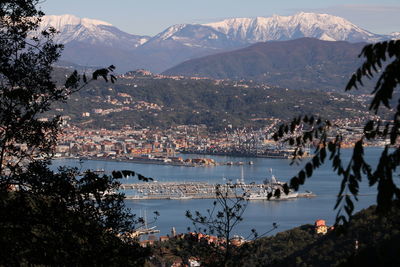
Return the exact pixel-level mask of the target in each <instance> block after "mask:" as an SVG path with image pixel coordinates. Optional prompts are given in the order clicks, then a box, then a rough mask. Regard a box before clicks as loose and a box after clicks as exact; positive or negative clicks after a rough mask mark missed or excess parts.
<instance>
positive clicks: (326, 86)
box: [163, 38, 365, 91]
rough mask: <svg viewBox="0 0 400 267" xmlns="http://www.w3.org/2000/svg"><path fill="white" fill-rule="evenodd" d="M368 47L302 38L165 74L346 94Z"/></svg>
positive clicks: (201, 60)
mask: <svg viewBox="0 0 400 267" xmlns="http://www.w3.org/2000/svg"><path fill="white" fill-rule="evenodd" d="M364 45H365V43H348V42H344V41H337V42H332V41H322V40H318V39H313V38H300V39H296V40H290V41H270V42H264V43H257V44H254V45H252V46H249V47H246V48H243V49H240V50H235V51H231V52H225V53H220V54H216V55H210V56H206V57H202V58H197V59H192V60H188V61H186V62H183V63H181V64H178V65H177V66H175V67H172V68H170V69H168V70H166V71H165V72H163V74H167V75H185V76H197V77H211V78H215V79H227V78H228V79H233V80H241V79H245V80H254V81H258V82H265V83H268V84H271V85H275V86H279V87H287V88H291V89H312V90H325V91H343V88H345V86H346V82H347V81H348V79H349V78H350V75H351V73H352V72H353V71H354V70H355V69H356V68H357V67H358V66H359V65H360V63H361V60H360V59H358V54H359V53H360V51H361V49H362V47H363V46H364Z"/></svg>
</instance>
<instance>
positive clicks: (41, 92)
mask: <svg viewBox="0 0 400 267" xmlns="http://www.w3.org/2000/svg"><path fill="white" fill-rule="evenodd" d="M38 3H39V1H38V0H6V1H1V2H0V47H1V49H0V246H1V247H2V249H1V252H0V265H4V266H15V265H83V266H87V265H138V264H141V263H143V260H144V257H145V256H146V255H147V253H148V252H147V250H143V249H141V248H140V247H139V246H138V245H137V243H136V242H134V240H133V239H132V238H131V237H130V235H129V233H130V232H131V231H133V230H134V229H135V226H136V224H137V223H139V222H140V220H138V218H135V216H134V215H132V214H131V213H130V211H129V210H128V209H127V208H126V207H125V205H124V202H123V198H124V196H123V195H122V194H121V193H119V192H118V191H117V189H118V186H119V183H118V181H117V180H116V179H114V176H113V177H109V176H99V175H97V174H93V173H90V172H86V173H84V174H80V173H79V171H78V170H77V169H71V168H61V169H59V170H58V172H56V173H55V172H53V171H51V170H50V169H49V167H48V164H49V161H39V160H37V159H38V158H45V159H50V158H51V155H52V151H53V148H54V146H55V144H56V140H57V134H58V132H59V130H60V128H59V125H60V124H59V123H60V118H59V117H55V118H53V119H52V120H50V121H44V120H41V119H40V116H41V115H42V114H43V113H44V112H46V111H48V110H49V109H50V106H51V104H53V103H54V102H57V101H66V100H67V98H68V96H69V95H70V94H72V93H74V92H75V91H77V90H80V89H81V88H82V87H83V86H86V85H87V84H88V83H90V81H91V80H96V79H97V78H99V77H102V78H104V79H105V80H106V81H108V80H109V79H110V80H111V82H113V81H114V80H115V77H114V76H113V75H112V74H111V72H112V71H113V70H114V67H113V66H110V67H109V68H105V69H99V70H96V71H95V72H93V74H92V75H91V77H90V79H89V78H87V77H86V75H79V74H78V73H77V72H76V71H75V72H73V73H72V74H71V76H70V77H68V79H67V80H66V83H65V84H64V85H60V84H56V83H55V82H54V81H53V79H52V76H51V74H52V70H53V64H54V63H55V62H56V61H57V59H58V58H59V57H60V54H61V51H62V45H59V44H55V43H53V41H52V39H53V37H54V35H55V34H56V31H55V30H54V29H51V28H50V29H48V30H47V31H44V32H37V29H38V25H39V23H40V19H41V17H42V16H43V13H42V12H41V11H38V10H37V8H36V5H37V4H38ZM116 174H118V172H117V173H116Z"/></svg>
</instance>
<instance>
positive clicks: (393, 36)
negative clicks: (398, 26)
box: [390, 32, 400, 40]
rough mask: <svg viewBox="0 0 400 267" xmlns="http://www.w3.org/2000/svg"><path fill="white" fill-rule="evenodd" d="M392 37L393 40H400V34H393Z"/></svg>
mask: <svg viewBox="0 0 400 267" xmlns="http://www.w3.org/2000/svg"><path fill="white" fill-rule="evenodd" d="M390 37H391V39H395V40H397V39H400V32H392V33H391V34H390Z"/></svg>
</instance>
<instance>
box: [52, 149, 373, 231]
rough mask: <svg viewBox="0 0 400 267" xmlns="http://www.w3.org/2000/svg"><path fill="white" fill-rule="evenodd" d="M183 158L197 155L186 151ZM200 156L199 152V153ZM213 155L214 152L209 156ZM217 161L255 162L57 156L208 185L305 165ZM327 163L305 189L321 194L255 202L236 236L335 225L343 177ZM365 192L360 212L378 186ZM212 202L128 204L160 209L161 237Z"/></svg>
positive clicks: (281, 174)
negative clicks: (194, 163) (191, 163)
mask: <svg viewBox="0 0 400 267" xmlns="http://www.w3.org/2000/svg"><path fill="white" fill-rule="evenodd" d="M380 150H381V149H379V148H369V149H368V150H367V151H366V159H367V161H368V162H369V163H371V164H374V163H376V161H377V158H378V156H379V151H380ZM350 153H351V151H350V150H345V151H344V152H343V156H344V158H348V157H349V155H350ZM184 157H195V156H194V155H184ZM199 157H200V156H199ZM208 157H210V156H208ZM212 158H214V159H215V160H216V161H220V162H226V161H235V162H237V161H243V162H248V161H249V160H252V161H253V162H254V165H243V166H217V167H192V168H190V167H179V166H166V165H150V164H136V163H126V162H110V161H90V160H89V161H85V162H84V163H83V164H82V165H79V163H78V161H77V160H54V162H53V166H54V168H56V167H57V166H62V165H67V166H76V167H80V168H82V169H83V170H85V169H104V170H105V171H106V172H111V171H112V170H124V169H128V170H133V171H136V172H139V173H141V174H143V175H145V176H147V177H153V178H154V179H156V180H157V181H160V182H166V181H187V182H189V181H202V182H209V183H224V182H225V181H226V179H232V180H233V181H235V180H236V179H238V178H240V177H241V173H242V170H243V176H244V178H245V182H246V183H250V182H256V183H261V182H262V181H263V180H264V179H265V178H266V177H268V178H269V177H270V174H269V171H268V170H269V169H270V168H272V170H273V174H274V175H275V176H276V177H277V178H278V179H279V180H280V181H288V180H289V179H290V178H291V177H293V176H294V175H295V174H296V173H297V171H298V170H299V169H300V168H301V165H290V160H284V159H264V158H231V157H223V156H213V157H212ZM329 163H330V162H328V164H325V165H324V166H322V167H321V168H320V169H319V170H318V171H316V172H315V173H314V175H313V176H312V178H310V179H308V180H307V182H306V184H305V185H304V186H303V187H302V188H301V190H300V191H304V190H309V191H312V192H313V193H315V194H317V197H315V198H310V199H307V198H299V199H294V200H288V201H251V202H250V203H249V205H248V207H247V209H246V211H245V213H244V220H243V222H242V223H241V224H239V225H238V226H237V228H236V229H235V231H234V232H235V233H236V234H240V235H242V236H244V237H246V236H247V235H248V234H249V233H250V230H251V229H252V228H255V229H256V230H257V232H258V233H263V232H265V231H267V230H269V229H271V226H272V223H274V222H276V223H277V224H278V225H279V227H278V229H277V230H275V232H273V233H271V234H274V233H276V232H279V231H284V230H287V229H290V228H293V227H296V226H299V225H302V224H306V223H310V224H312V223H314V221H315V220H316V219H325V220H326V221H327V223H328V224H329V225H331V224H333V223H334V219H335V216H336V211H334V210H333V207H334V205H335V201H336V195H337V193H338V190H339V185H340V181H341V180H340V178H339V177H337V176H335V175H334V174H333V173H332V170H331V167H330V165H329ZM123 182H124V183H134V182H137V180H136V179H124V180H123ZM360 194H361V196H360V197H359V201H358V203H356V210H360V209H363V208H366V207H368V206H370V205H371V204H374V203H375V201H376V188H370V187H369V186H368V183H367V182H366V181H363V183H362V184H361V185H360ZM212 203H213V200H207V199H205V200H203V199H199V200H197V199H193V200H140V201H138V200H127V201H126V204H127V206H128V207H129V208H131V209H132V211H133V212H134V213H136V214H138V215H142V216H143V215H144V214H145V213H146V214H147V217H148V220H150V219H151V217H152V213H153V212H154V211H158V212H159V213H160V217H159V218H158V220H157V222H156V223H155V225H156V226H157V229H159V230H160V231H161V233H160V234H161V235H165V234H168V233H170V230H171V227H173V226H174V227H175V228H176V230H177V232H186V231H187V227H188V226H191V222H190V221H189V220H188V219H187V218H186V217H185V211H186V210H191V211H196V210H198V211H200V212H205V211H206V209H208V208H211V207H212Z"/></svg>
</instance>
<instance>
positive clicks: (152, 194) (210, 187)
mask: <svg viewBox="0 0 400 267" xmlns="http://www.w3.org/2000/svg"><path fill="white" fill-rule="evenodd" d="M217 186H218V185H216V184H209V183H205V182H186V183H182V182H164V183H158V182H153V183H134V184H122V185H121V186H120V188H121V189H122V190H124V191H125V193H126V198H127V199H130V200H141V199H143V200H144V199H171V200H188V199H214V198H216V189H217ZM219 186H220V187H221V188H223V189H225V188H228V190H229V193H228V197H229V198H235V197H243V198H246V199H248V200H267V199H270V200H287V199H290V198H297V197H315V196H316V195H315V194H313V193H311V192H304V193H295V194H294V193H292V192H290V193H289V194H288V195H286V194H285V193H284V192H283V190H282V189H281V192H282V193H281V195H280V197H279V198H278V197H275V196H274V191H273V190H276V189H277V188H273V187H272V186H271V185H270V184H255V183H252V184H245V183H234V184H230V183H227V184H224V185H219ZM264 192H268V193H271V196H270V197H269V198H268V194H265V193H264Z"/></svg>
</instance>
